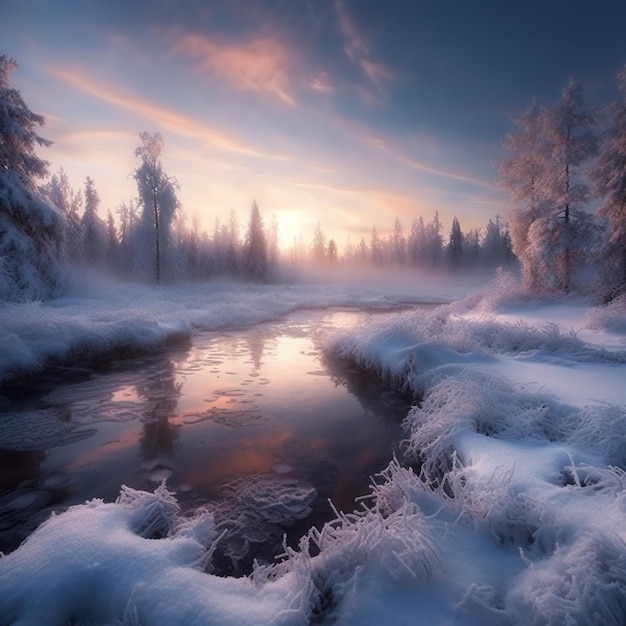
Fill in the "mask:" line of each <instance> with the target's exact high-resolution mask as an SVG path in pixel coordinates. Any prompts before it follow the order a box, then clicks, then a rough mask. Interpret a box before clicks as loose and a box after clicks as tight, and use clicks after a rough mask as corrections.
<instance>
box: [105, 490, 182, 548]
mask: <svg viewBox="0 0 626 626" xmlns="http://www.w3.org/2000/svg"><path fill="white" fill-rule="evenodd" d="M115 502H116V504H119V505H120V506H122V507H124V508H126V509H128V510H129V511H132V515H131V516H130V519H129V521H130V526H131V528H132V530H133V531H134V532H135V533H137V534H138V535H139V536H140V537H145V538H146V539H160V538H161V537H167V535H169V534H170V532H171V531H172V529H173V528H174V525H175V523H176V520H177V517H178V514H179V513H180V507H179V506H178V502H177V501H176V498H175V497H174V494H173V493H172V492H171V491H168V490H167V487H166V486H165V482H163V483H161V484H160V485H159V486H158V487H157V488H156V489H155V490H154V493H150V492H149V491H140V490H137V489H131V488H130V487H127V486H126V485H122V488H121V490H120V495H119V496H118V498H117V500H116V501H115Z"/></svg>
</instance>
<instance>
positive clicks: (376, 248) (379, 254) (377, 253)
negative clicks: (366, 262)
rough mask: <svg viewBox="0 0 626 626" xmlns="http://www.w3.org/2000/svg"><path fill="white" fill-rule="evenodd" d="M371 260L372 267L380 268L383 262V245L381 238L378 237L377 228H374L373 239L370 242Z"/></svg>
mask: <svg viewBox="0 0 626 626" xmlns="http://www.w3.org/2000/svg"><path fill="white" fill-rule="evenodd" d="M370 258H371V263H372V265H374V266H375V267H376V266H380V265H381V264H382V261H383V249H382V244H381V242H380V238H379V237H378V231H377V230H376V226H372V238H371V241H370Z"/></svg>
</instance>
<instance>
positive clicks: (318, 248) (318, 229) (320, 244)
mask: <svg viewBox="0 0 626 626" xmlns="http://www.w3.org/2000/svg"><path fill="white" fill-rule="evenodd" d="M311 254H312V256H313V260H314V261H316V262H317V263H322V262H323V261H324V260H325V258H326V237H324V233H323V232H322V226H321V224H320V222H319V220H318V221H317V224H316V225H315V232H314V233H313V242H312V244H311Z"/></svg>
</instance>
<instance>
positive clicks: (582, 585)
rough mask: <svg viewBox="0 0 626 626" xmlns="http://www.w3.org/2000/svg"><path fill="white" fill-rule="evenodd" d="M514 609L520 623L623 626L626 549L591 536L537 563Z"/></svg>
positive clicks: (516, 590)
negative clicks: (621, 625)
mask: <svg viewBox="0 0 626 626" xmlns="http://www.w3.org/2000/svg"><path fill="white" fill-rule="evenodd" d="M507 608H508V610H509V612H510V614H511V615H512V616H514V618H517V620H518V623H526V624H529V623H530V624H541V625H544V624H545V625H546V626H557V625H559V626H560V625H561V624H572V625H574V624H598V625H599V624H602V625H603V626H609V625H614V626H618V625H620V624H623V623H624V615H626V545H625V544H624V541H623V539H621V538H620V537H619V536H618V535H617V534H615V535H607V534H600V533H597V532H593V531H590V532H587V533H584V534H583V535H582V536H580V537H579V538H578V539H577V540H576V541H575V542H574V543H573V544H572V545H567V546H560V547H558V548H557V549H556V551H555V552H554V554H553V555H551V556H550V557H549V558H547V559H545V560H544V561H541V562H538V563H534V564H533V565H531V566H530V567H529V568H528V569H527V570H526V572H525V574H524V575H522V576H521V577H520V579H519V580H518V581H517V582H516V584H515V585H514V587H513V588H512V590H511V592H510V593H509V597H508V607H507Z"/></svg>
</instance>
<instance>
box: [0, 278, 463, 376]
mask: <svg viewBox="0 0 626 626" xmlns="http://www.w3.org/2000/svg"><path fill="white" fill-rule="evenodd" d="M466 290H467V286H456V287H449V286H443V287H442V286H430V287H429V286H425V285H417V286H416V285H415V284H413V285H408V284H404V285H402V284H399V285H385V286H378V287H377V286H370V287H358V288H355V287H346V286H341V285H334V286H315V285H289V286H285V285H264V286H259V285H250V284H245V283H238V282H231V283H227V282H224V283H219V282H214V283H205V284H189V285H180V286H171V287H161V288H155V287H148V286H142V285H122V286H120V285H119V284H108V285H100V286H98V287H91V288H90V289H89V290H85V291H84V292H81V293H80V294H77V295H74V296H66V297H63V298H58V299H55V300H51V301H47V302H29V303H23V304H7V303H5V304H2V303H0V384H2V383H3V382H4V381H6V380H8V379H10V378H12V377H15V376H19V375H23V374H29V373H32V372H37V371H40V370H41V369H43V368H44V367H45V366H46V365H49V364H54V363H71V364H72V365H77V364H78V365H80V364H81V363H89V362H90V361H92V360H94V359H98V358H115V357H124V356H126V355H128V354H132V353H136V352H142V351H153V350H158V349H160V348H163V347H164V346H167V345H168V344H171V343H174V342H179V341H184V340H185V339H189V337H190V336H191V334H192V333H193V330H194V329H198V330H216V329H222V328H236V327H241V326H249V325H252V324H258V323H261V322H267V321H270V320H274V319H278V318H280V317H283V316H285V315H287V314H288V313H290V312H292V311H294V310H297V309H307V308H311V309H312V308H325V307H330V306H339V307H342V306H345V307H360V308H372V309H387V308H393V307H394V306H399V305H401V304H411V303H429V302H432V303H440V302H447V301H450V300H452V299H454V298H455V297H458V296H459V295H461V294H463V293H465V291H466Z"/></svg>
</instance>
